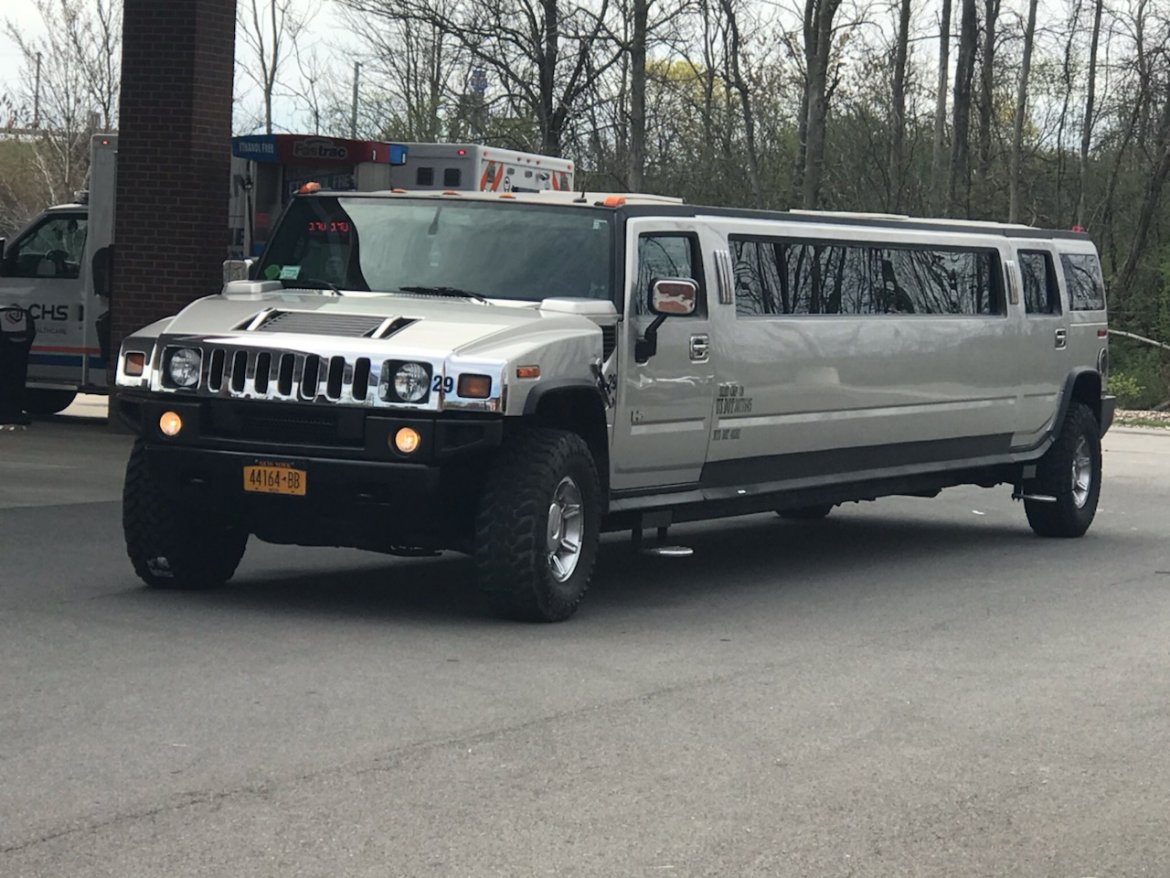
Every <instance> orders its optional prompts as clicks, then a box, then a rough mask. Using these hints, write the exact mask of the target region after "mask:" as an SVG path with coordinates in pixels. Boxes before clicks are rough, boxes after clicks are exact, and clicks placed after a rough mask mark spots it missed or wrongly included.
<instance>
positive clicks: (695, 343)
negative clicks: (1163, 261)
mask: <svg viewBox="0 0 1170 878" xmlns="http://www.w3.org/2000/svg"><path fill="white" fill-rule="evenodd" d="M710 356H711V339H710V337H709V336H706V335H692V336H691V362H692V363H705V362H707V359H708V358H709V357H710Z"/></svg>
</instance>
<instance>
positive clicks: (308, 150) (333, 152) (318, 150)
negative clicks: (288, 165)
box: [292, 137, 349, 162]
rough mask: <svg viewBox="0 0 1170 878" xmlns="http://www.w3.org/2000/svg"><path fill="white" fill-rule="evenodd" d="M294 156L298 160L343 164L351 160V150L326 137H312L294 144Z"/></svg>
mask: <svg viewBox="0 0 1170 878" xmlns="http://www.w3.org/2000/svg"><path fill="white" fill-rule="evenodd" d="M292 152H293V155H294V156H295V157H296V158H298V159H313V160H316V161H330V162H343V161H345V160H346V159H347V158H349V150H348V149H346V148H345V147H344V146H342V145H341V144H340V143H336V142H334V141H332V140H328V139H326V138H324V137H311V138H308V139H306V140H297V141H294V142H293V148H292Z"/></svg>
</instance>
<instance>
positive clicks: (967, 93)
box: [947, 0, 979, 214]
mask: <svg viewBox="0 0 1170 878" xmlns="http://www.w3.org/2000/svg"><path fill="white" fill-rule="evenodd" d="M978 29H979V23H978V20H977V17H976V12H975V0H962V9H961V12H960V24H959V55H958V59H957V61H956V64H955V94H954V107H953V112H954V123H953V125H952V135H951V137H952V143H951V174H950V185H949V187H948V192H949V195H948V199H947V201H948V205H949V211H950V212H951V213H952V214H957V213H959V212H960V210H962V212H963V213H966V205H967V203H968V190H969V180H970V177H969V162H968V145H967V139H968V135H969V132H970V128H971V81H972V79H973V78H974V76H975V43H976V37H977V32H978ZM960 187H961V188H962V196H963V204H962V205H960V203H959V195H960Z"/></svg>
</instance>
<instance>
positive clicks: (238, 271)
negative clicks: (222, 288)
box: [223, 259, 256, 284]
mask: <svg viewBox="0 0 1170 878" xmlns="http://www.w3.org/2000/svg"><path fill="white" fill-rule="evenodd" d="M255 263H256V260H255V259H225V260H224V261H223V282H224V283H225V284H228V283H231V282H232V281H234V280H248V279H249V278H250V277H251V276H252V266H253V265H254V264H255Z"/></svg>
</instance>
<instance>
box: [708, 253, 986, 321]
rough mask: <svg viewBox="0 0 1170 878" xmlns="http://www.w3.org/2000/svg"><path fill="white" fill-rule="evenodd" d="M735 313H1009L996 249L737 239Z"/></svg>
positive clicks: (745, 314) (748, 314)
mask: <svg viewBox="0 0 1170 878" xmlns="http://www.w3.org/2000/svg"><path fill="white" fill-rule="evenodd" d="M731 245H732V255H733V258H734V260H735V275H736V277H735V281H736V312H737V313H738V314H740V315H741V316H759V315H764V314H856V315H867V314H972V315H976V314H984V315H992V314H1002V313H1003V306H1002V300H1003V297H1002V295H1001V292H1000V284H999V283H998V281H997V280H996V278H997V266H998V262H997V260H996V259H995V256H994V254H993V253H991V252H990V251H982V250H935V249H924V248H911V247H882V246H875V245H870V244H860V245H854V244H848V245H845V244H822V243H803V242H802V243H796V242H786V241H746V240H737V239H733V240H732V241H731Z"/></svg>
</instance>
